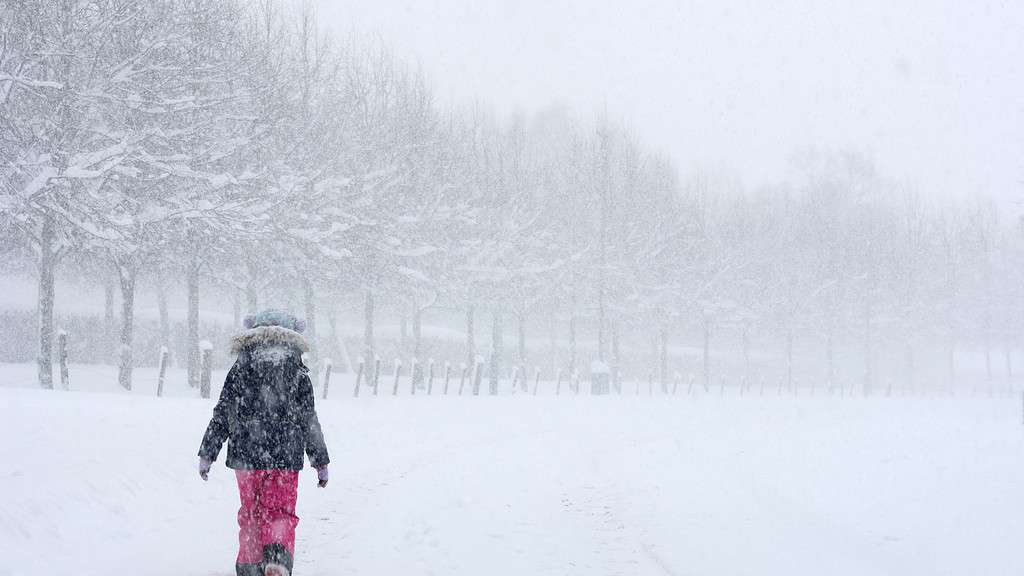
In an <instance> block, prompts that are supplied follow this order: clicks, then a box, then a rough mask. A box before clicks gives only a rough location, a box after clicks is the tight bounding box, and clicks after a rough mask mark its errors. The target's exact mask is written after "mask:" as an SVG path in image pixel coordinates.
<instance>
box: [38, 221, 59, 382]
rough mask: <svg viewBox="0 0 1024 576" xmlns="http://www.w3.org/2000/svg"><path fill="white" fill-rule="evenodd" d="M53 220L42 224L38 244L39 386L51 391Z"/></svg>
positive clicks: (54, 264) (53, 266) (53, 265)
mask: <svg viewBox="0 0 1024 576" xmlns="http://www.w3.org/2000/svg"><path fill="white" fill-rule="evenodd" d="M53 241H54V230H53V220H52V219H51V218H49V217H47V218H46V220H45V221H44V222H43V231H42V234H41V236H40V243H39V356H38V358H37V362H38V364H39V386H41V387H42V388H45V389H47V390H51V389H53V301H54V279H53V275H54V268H55V267H56V262H55V259H54V255H53Z"/></svg>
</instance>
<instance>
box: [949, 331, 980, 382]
mask: <svg viewBox="0 0 1024 576" xmlns="http://www.w3.org/2000/svg"><path fill="white" fill-rule="evenodd" d="M946 378H947V385H948V386H949V392H950V393H951V394H952V393H953V388H954V386H955V385H956V343H955V341H954V340H953V336H952V334H951V335H950V336H949V339H948V341H947V343H946ZM974 391H975V392H977V386H975V390H974Z"/></svg>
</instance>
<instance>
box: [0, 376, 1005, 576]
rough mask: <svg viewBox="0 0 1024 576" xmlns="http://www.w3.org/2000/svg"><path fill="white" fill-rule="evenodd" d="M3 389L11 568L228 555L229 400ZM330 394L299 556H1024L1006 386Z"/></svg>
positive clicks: (548, 561) (488, 568)
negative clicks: (960, 390) (958, 392)
mask: <svg viewBox="0 0 1024 576" xmlns="http://www.w3.org/2000/svg"><path fill="white" fill-rule="evenodd" d="M0 405H2V406H3V407H4V414H5V417H4V418H3V419H2V423H0V434H2V437H3V438H4V441H3V442H2V443H0V461H3V462H4V463H5V466H4V469H3V471H2V472H0V491H2V493H3V494H4V495H5V496H4V498H3V499H2V500H0V554H2V555H3V557H4V558H5V559H6V566H4V567H2V568H0V575H11V576H13V575H23V574H24V575H52V574H60V573H74V574H77V575H80V576H87V575H90V574H110V573H114V574H145V575H153V576H159V575H165V574H166V575H171V574H174V575H178V576H180V575H181V574H194V575H196V576H207V575H209V574H230V573H231V566H232V563H233V559H234V546H235V519H234V514H235V509H236V506H237V496H236V494H235V489H234V485H233V478H232V476H231V474H230V471H228V470H226V469H224V468H223V467H222V466H221V465H220V463H218V464H217V465H216V467H215V469H214V472H213V474H212V475H211V479H210V482H208V483H204V482H202V481H201V480H199V478H198V475H197V474H196V472H195V456H194V454H195V451H196V449H197V446H198V443H199V439H200V436H201V434H202V431H203V428H204V426H205V423H206V420H207V418H208V417H209V413H210V409H211V408H212V402H211V401H201V400H196V399H186V398H164V399H157V398H152V397H148V396H147V397H140V396H133V395H126V394H120V395H119V394H92V393H81V392H70V393H66V392H64V393H61V392H57V393H54V392H49V393H47V392H42V391H36V390H16V389H9V388H2V387H0ZM319 410H320V413H321V420H322V421H323V423H324V428H325V433H326V435H327V440H328V444H329V446H330V448H331V452H332V458H333V460H334V464H332V471H331V475H332V476H331V477H332V479H331V485H330V486H329V487H328V488H327V489H324V490H319V489H317V488H315V480H314V476H313V474H312V473H310V472H308V471H307V472H305V473H304V474H303V476H302V480H301V488H300V495H299V500H300V506H299V507H300V511H299V514H300V516H301V518H302V521H301V523H300V525H299V547H298V551H297V565H296V571H295V572H296V574H297V575H298V576H306V575H310V576H313V575H320V576H333V575H338V574H363V575H380V574H446V575H450V574H472V575H479V574H489V575H503V574H508V575H516V576H522V575H524V574H530V575H543V574H551V575H554V574H559V575H562V574H579V575H584V574H588V575H589V574H623V575H631V574H652V575H665V574H668V575H684V574H691V575H693V574H780V575H786V576H791V575H794V574H851V575H853V574H857V575H862V574H900V575H913V574H921V575H925V574H927V575H933V574H969V573H971V574H1016V573H1019V566H1020V564H1021V560H1020V556H1019V550H1020V542H1021V539H1022V537H1024V520H1022V516H1021V514H1020V511H1021V510H1024V507H1022V506H1024V491H1022V490H1021V487H1022V486H1024V462H1022V456H1024V452H1022V449H1024V429H1022V427H1021V425H1020V422H1019V405H1018V403H1017V402H1011V401H1009V400H977V401H970V400H964V401H960V402H959V403H958V402H955V401H951V400H908V399H900V400H886V399H881V398H880V399H872V400H864V399H839V398H816V399H811V398H799V399H794V398H749V397H748V398H719V397H717V396H715V395H710V396H697V397H690V398H687V397H678V398H663V397H654V398H646V397H640V398H618V397H611V398H589V397H561V398H554V397H542V398H534V397H528V396H524V397H502V398H487V397H479V398H469V397H463V398H455V397H448V398H442V397H432V398H427V397H423V396H419V397H415V398H409V397H400V398H391V397H378V398H372V397H363V398H359V399H352V398H339V399H331V400H328V401H322V402H320V406H319ZM182 562H184V563H185V564H186V566H185V567H184V568H183V567H182V566H181V565H180V564H181V563H182ZM104 563H107V564H108V568H107V569H106V570H104V569H103V568H102V565H103V564H104Z"/></svg>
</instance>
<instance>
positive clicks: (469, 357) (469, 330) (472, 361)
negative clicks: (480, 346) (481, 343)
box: [466, 306, 476, 366]
mask: <svg viewBox="0 0 1024 576" xmlns="http://www.w3.org/2000/svg"><path fill="white" fill-rule="evenodd" d="M474 315H475V314H474V310H473V306H468V307H466V366H475V365H476V334H475V333H474V331H473V316H474Z"/></svg>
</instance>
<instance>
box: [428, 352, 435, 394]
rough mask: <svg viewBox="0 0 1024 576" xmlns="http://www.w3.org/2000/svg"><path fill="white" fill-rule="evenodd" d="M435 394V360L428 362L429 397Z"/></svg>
mask: <svg viewBox="0 0 1024 576" xmlns="http://www.w3.org/2000/svg"><path fill="white" fill-rule="evenodd" d="M433 392H434V359H433V358H431V359H430V360H427V396H430V395H431V394H433Z"/></svg>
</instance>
